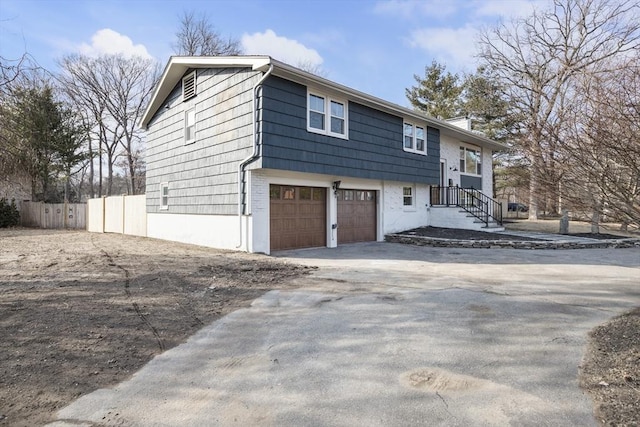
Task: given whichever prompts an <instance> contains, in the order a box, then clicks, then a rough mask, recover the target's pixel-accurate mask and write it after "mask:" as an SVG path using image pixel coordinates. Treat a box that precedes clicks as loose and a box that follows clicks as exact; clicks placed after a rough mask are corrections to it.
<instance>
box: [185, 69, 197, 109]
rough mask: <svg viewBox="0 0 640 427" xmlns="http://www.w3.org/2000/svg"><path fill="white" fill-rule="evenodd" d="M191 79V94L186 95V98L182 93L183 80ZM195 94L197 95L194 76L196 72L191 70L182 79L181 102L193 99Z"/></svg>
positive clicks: (195, 76)
mask: <svg viewBox="0 0 640 427" xmlns="http://www.w3.org/2000/svg"><path fill="white" fill-rule="evenodd" d="M191 78H193V93H191V94H188V95H187V96H185V93H184V82H185V80H189V79H191ZM197 94H198V76H197V74H196V71H195V70H193V71H192V72H190V73H189V74H187V75H186V76H184V77H183V78H182V102H184V101H187V100H189V99H191V98H193V97H194V96H196V95H197Z"/></svg>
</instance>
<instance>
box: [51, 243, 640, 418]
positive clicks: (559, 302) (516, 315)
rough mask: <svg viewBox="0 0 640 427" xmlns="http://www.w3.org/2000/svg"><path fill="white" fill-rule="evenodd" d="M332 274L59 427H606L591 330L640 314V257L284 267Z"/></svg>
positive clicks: (436, 256)
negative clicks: (599, 425)
mask: <svg viewBox="0 0 640 427" xmlns="http://www.w3.org/2000/svg"><path fill="white" fill-rule="evenodd" d="M277 256H279V257H283V258H287V259H290V260H291V262H295V263H304V264H309V265H316V266H319V269H318V270H317V271H315V272H314V274H313V275H312V276H310V277H305V278H303V279H302V280H303V281H304V283H303V288H301V289H298V290H296V291H291V292H283V291H272V292H270V293H268V294H266V295H265V296H263V297H262V298H260V299H258V300H256V301H254V303H253V305H252V307H251V308H248V309H243V310H239V311H236V312H234V313H233V314H231V315H229V316H226V317H225V318H223V319H221V320H219V321H217V322H215V323H213V324H211V325H209V326H207V327H205V328H203V329H202V330H201V331H200V332H199V333H198V334H196V335H195V336H193V337H192V338H191V339H190V340H189V341H188V342H187V343H185V344H183V345H181V346H178V347H176V348H174V349H172V350H170V351H167V352H165V353H164V354H162V355H160V356H158V357H156V358H155V359H154V360H152V361H151V362H150V363H149V364H148V365H147V366H145V367H144V368H143V369H142V370H141V371H139V372H138V373H137V374H135V375H134V376H133V377H132V378H131V379H130V380H129V381H126V382H124V383H121V384H120V385H118V386H117V387H115V388H113V389H108V390H98V391H96V392H94V393H91V394H89V395H87V396H84V397H82V398H80V399H79V400H77V401H76V402H74V403H73V404H71V405H70V406H68V407H67V408H65V409H63V410H62V411H60V413H59V415H58V419H59V420H60V421H58V422H56V423H53V424H52V425H74V426H77V425H83V424H84V425H94V424H100V425H127V426H175V425H181V426H205V425H273V426H275V425H278V426H282V425H290V426H293V425H295V426H299V425H327V426H354V425H366V426H377V425H378V426H391V425H393V426H399V425H446V426H452V425H460V426H463V425H464V426H468V425H536V426H539V425H553V426H558V425H567V426H569V425H571V426H572V425H585V426H586V425H596V422H595V419H594V418H593V416H592V405H591V402H590V400H589V398H588V397H587V396H585V395H584V394H583V393H582V391H581V390H580V389H579V387H578V369H579V365H580V362H581V359H582V356H583V350H584V345H585V343H586V338H587V333H588V331H589V330H590V329H591V328H593V327H594V326H596V325H597V324H600V323H602V322H604V321H606V320H607V319H609V318H610V317H613V316H615V315H617V314H619V313H622V312H623V311H625V310H627V309H630V308H631V307H634V306H638V305H640V284H639V283H640V249H637V248H636V249H603V250H600V249H584V250H540V251H522V250H507V249H500V250H486V249H438V248H427V247H414V246H407V245H400V244H391V243H370V244H355V245H345V246H342V247H340V248H337V249H313V250H300V251H290V252H281V253H279V254H277Z"/></svg>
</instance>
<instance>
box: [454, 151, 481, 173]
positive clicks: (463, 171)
mask: <svg viewBox="0 0 640 427" xmlns="http://www.w3.org/2000/svg"><path fill="white" fill-rule="evenodd" d="M460 148H464V149H465V150H471V151H475V152H476V153H478V159H479V160H480V173H469V172H467V171H466V169H467V159H466V156H465V161H464V163H465V168H464V170H463V169H462V168H461V167H460V160H461V159H460ZM458 167H460V174H461V175H466V176H480V177H481V176H482V168H483V167H484V162H483V161H482V148H480V147H478V146H476V145H471V144H465V143H460V144H459V146H458ZM477 171H478V168H477V167H476V172H477Z"/></svg>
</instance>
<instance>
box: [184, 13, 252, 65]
mask: <svg viewBox="0 0 640 427" xmlns="http://www.w3.org/2000/svg"><path fill="white" fill-rule="evenodd" d="M173 49H174V51H175V53H176V54H177V55H186V56H220V55H240V54H242V48H241V47H240V42H239V41H238V40H236V39H234V38H232V37H228V38H225V37H223V36H222V35H220V33H219V32H218V31H216V29H215V28H214V26H213V24H212V23H211V21H210V20H209V17H208V16H207V15H206V14H203V15H200V16H199V17H197V16H196V14H195V12H193V11H191V12H184V13H183V14H182V15H181V16H180V27H179V28H178V31H177V32H176V42H175V44H174V46H173Z"/></svg>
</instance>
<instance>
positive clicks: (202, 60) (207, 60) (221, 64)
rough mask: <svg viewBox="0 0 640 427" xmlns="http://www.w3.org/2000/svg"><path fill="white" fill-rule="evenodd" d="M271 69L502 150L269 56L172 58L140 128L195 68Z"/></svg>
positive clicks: (499, 147) (484, 139) (481, 138)
mask: <svg viewBox="0 0 640 427" xmlns="http://www.w3.org/2000/svg"><path fill="white" fill-rule="evenodd" d="M271 66H273V71H272V73H271V74H272V75H274V76H278V77H281V78H284V79H286V80H290V81H293V82H296V83H299V84H302V85H305V86H310V87H313V88H315V89H319V90H323V91H329V92H333V93H335V94H337V95H340V96H341V97H343V98H347V99H348V100H352V101H354V102H357V103H358V104H362V105H365V106H368V107H371V108H374V109H376V110H380V111H384V112H386V113H389V114H392V115H395V116H399V117H405V118H409V119H414V120H420V121H422V122H426V123H427V125H429V126H432V127H435V128H438V129H440V132H441V133H442V134H444V135H449V136H452V137H455V138H457V139H459V140H461V141H462V142H468V143H471V144H476V145H480V146H482V147H485V148H488V149H491V150H494V151H498V150H503V149H505V148H506V146H505V145H504V144H501V143H499V142H496V141H493V140H491V139H489V138H487V137H485V136H483V135H480V134H478V133H475V132H471V131H467V130H464V129H462V128H459V127H457V126H455V125H453V124H451V123H447V122H445V121H443V120H438V119H435V118H433V117H429V116H427V115H425V114H424V113H421V112H419V111H415V110H411V109H409V108H405V107H402V106H400V105H398V104H394V103H392V102H388V101H385V100H383V99H380V98H377V97H375V96H372V95H368V94H366V93H364V92H360V91H358V90H355V89H352V88H350V87H347V86H344V85H341V84H339V83H336V82H333V81H331V80H327V79H325V78H323V77H320V76H316V75H315V74H311V73H308V72H306V71H303V70H301V69H299V68H296V67H293V66H291V65H289V64H285V63H284V62H281V61H278V60H275V59H273V58H271V57H270V56H264V55H259V56H172V57H171V58H170V59H169V62H168V63H167V65H166V66H165V68H164V71H163V73H162V76H161V77H160V80H159V82H158V84H157V86H156V88H155V90H154V92H153V95H152V97H151V102H150V103H149V105H148V106H147V109H146V110H145V112H144V115H143V116H142V119H141V121H140V126H141V127H143V128H145V129H146V128H147V126H148V125H149V122H150V121H151V119H152V118H153V116H154V115H155V113H156V112H157V111H158V109H159V108H160V107H161V106H162V104H163V103H164V101H165V100H166V99H167V97H168V96H169V94H170V93H171V91H172V90H173V89H174V88H175V86H176V84H178V82H179V81H180V80H181V79H182V77H183V76H184V74H185V73H186V72H187V71H188V70H191V69H196V68H231V67H245V68H251V69H252V70H255V71H262V72H266V71H267V70H268V69H269V68H270V67H271Z"/></svg>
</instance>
